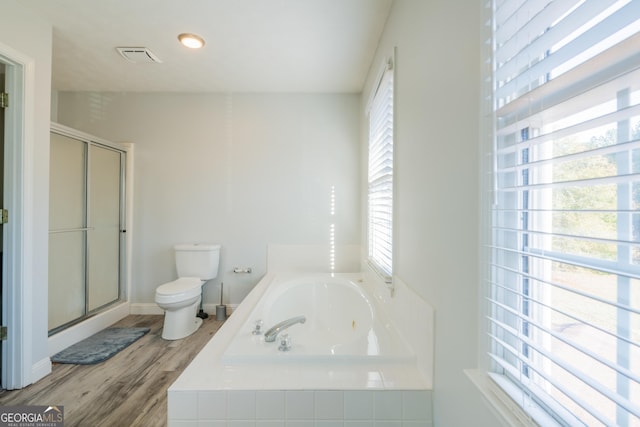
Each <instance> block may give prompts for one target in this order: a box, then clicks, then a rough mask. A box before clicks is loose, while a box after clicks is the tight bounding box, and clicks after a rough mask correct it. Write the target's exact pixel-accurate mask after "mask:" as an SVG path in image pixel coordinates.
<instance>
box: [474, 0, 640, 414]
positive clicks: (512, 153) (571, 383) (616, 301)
mask: <svg viewBox="0 0 640 427" xmlns="http://www.w3.org/2000/svg"><path fill="white" fill-rule="evenodd" d="M639 47H640V1H638V0H626V1H615V0H582V1H580V0H555V1H551V0H494V1H493V91H492V92H493V98H492V99H493V117H494V120H493V122H494V127H493V128H494V129H493V130H494V141H493V147H492V150H491V151H492V155H491V158H492V163H493V173H492V185H491V187H492V188H491V189H490V191H488V192H487V199H490V202H489V204H491V209H490V218H491V220H490V230H489V236H490V237H488V243H487V248H486V249H487V254H488V257H487V259H489V260H490V261H489V263H488V265H487V268H486V271H487V280H488V286H487V289H488V295H487V312H488V319H489V320H488V326H487V329H488V340H489V357H490V363H491V368H490V371H491V375H492V377H493V378H494V380H495V381H496V382H497V383H498V384H499V385H501V386H502V387H503V388H504V389H505V391H507V392H508V393H509V394H510V395H511V396H512V397H513V398H514V400H516V402H518V403H519V404H520V405H521V406H522V407H523V409H525V411H528V412H529V413H530V414H534V413H543V414H545V417H547V416H548V418H546V421H541V419H538V422H540V423H541V424H543V425H553V424H559V425H588V426H613V425H618V426H640V48H639ZM533 416H534V417H535V415H533Z"/></svg>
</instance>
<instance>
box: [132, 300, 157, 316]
mask: <svg viewBox="0 0 640 427" xmlns="http://www.w3.org/2000/svg"><path fill="white" fill-rule="evenodd" d="M131 314H164V310H163V309H161V308H160V307H158V304H156V303H138V302H136V303H131Z"/></svg>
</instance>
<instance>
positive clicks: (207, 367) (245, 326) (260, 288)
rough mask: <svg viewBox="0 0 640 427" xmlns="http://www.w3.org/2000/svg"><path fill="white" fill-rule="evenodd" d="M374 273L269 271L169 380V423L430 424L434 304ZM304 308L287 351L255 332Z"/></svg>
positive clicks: (291, 331) (292, 332) (298, 313)
mask: <svg viewBox="0 0 640 427" xmlns="http://www.w3.org/2000/svg"><path fill="white" fill-rule="evenodd" d="M372 277H373V276H371V275H369V274H366V273H353V274H312V273H309V274H274V273H268V274H267V275H265V276H264V277H263V279H262V280H260V282H259V283H258V284H257V285H256V286H255V287H254V289H253V290H252V291H251V292H250V293H249V295H247V297H246V298H245V299H244V300H243V302H242V303H241V304H240V305H239V306H238V307H237V308H236V309H235V310H234V312H233V314H232V315H231V316H230V317H229V318H228V319H227V321H226V322H225V324H224V325H223V326H222V327H221V328H220V330H219V331H218V332H217V333H216V334H215V335H214V336H213V337H212V339H211V340H210V341H209V342H208V343H207V344H206V345H205V347H204V348H203V349H202V350H201V351H200V353H199V354H198V355H197V356H196V357H195V358H194V360H193V361H192V362H191V364H190V365H189V366H188V367H187V368H186V369H185V370H184V372H183V373H182V374H181V375H180V376H179V377H178V379H177V380H176V381H175V382H174V383H173V384H172V385H171V387H170V388H169V390H168V424H169V426H182V425H199V424H198V423H200V425H202V424H207V425H216V426H217V425H220V426H222V425H232V424H233V425H252V426H253V425H256V426H258V425H265V426H266V425H270V426H273V425H282V426H284V425H304V426H313V425H318V424H317V423H318V422H320V423H321V424H322V425H336V426H337V425H340V426H342V425H347V421H348V422H354V423H356V424H359V425H374V424H375V423H376V422H384V423H390V425H400V424H397V423H404V425H416V426H430V425H432V409H431V408H432V407H431V400H432V391H431V384H432V371H431V370H432V357H433V348H432V347H433V309H432V308H431V307H430V306H429V305H428V304H426V303H424V301H423V300H422V299H421V298H420V297H418V296H417V295H416V294H414V293H412V292H411V291H410V289H409V288H408V287H406V286H405V285H404V284H403V283H402V282H401V281H400V280H398V282H397V284H396V290H395V295H394V296H393V297H391V295H390V293H389V290H388V289H387V288H386V287H385V285H384V284H383V283H381V282H377V281H376V280H374V279H373V278H372ZM301 315H303V316H305V317H306V321H305V322H304V323H303V324H300V323H298V324H295V325H292V326H291V327H289V328H288V329H287V330H285V331H284V333H287V334H288V335H289V337H290V338H291V347H290V349H289V350H288V351H279V350H278V346H279V342H278V341H279V340H276V341H275V342H271V343H267V342H265V341H264V335H254V334H253V333H252V332H253V331H254V329H255V324H256V322H257V321H262V325H263V326H262V331H263V332H264V331H266V330H268V329H269V328H271V327H272V326H273V325H275V324H277V323H279V322H281V321H282V320H285V319H289V318H292V317H295V316H301ZM397 325H400V326H401V328H402V331H403V333H401V332H400V331H399V330H398V329H397V328H396V326H397Z"/></svg>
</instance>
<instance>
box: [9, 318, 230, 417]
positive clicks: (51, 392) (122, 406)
mask: <svg viewBox="0 0 640 427" xmlns="http://www.w3.org/2000/svg"><path fill="white" fill-rule="evenodd" d="M162 320H163V316H150V315H132V316H128V317H126V318H125V319H123V320H121V321H120V322H118V323H116V324H115V325H114V326H120V327H148V328H150V329H151V330H150V331H149V333H147V334H146V335H145V336H143V337H142V338H140V339H139V340H138V341H136V342H135V343H133V344H132V345H130V346H129V347H127V348H126V349H124V350H122V351H121V352H120V353H118V354H116V355H115V356H114V357H112V358H111V359H109V360H107V361H105V362H102V363H99V364H97V365H63V364H54V366H53V369H52V373H51V374H50V375H48V376H47V377H45V378H43V379H41V380H40V381H38V382H37V383H36V384H32V385H30V386H29V387H26V388H24V389H22V390H12V391H7V390H2V391H0V406H16V405H47V406H50V405H51V406H53V405H62V406H64V425H65V427H72V426H81V427H85V426H109V427H132V426H140V427H156V426H158V427H161V426H166V425H167V389H168V388H169V386H170V385H171V384H172V383H173V382H174V381H175V379H176V378H178V376H179V375H180V373H181V372H182V371H183V370H184V368H186V366H187V365H188V364H189V362H191V360H192V359H193V357H194V356H195V355H196V354H198V352H199V351H200V350H201V349H202V347H203V346H204V345H205V344H206V343H207V342H208V341H209V339H210V338H211V337H212V336H213V334H215V333H216V331H217V330H218V329H219V328H220V326H221V325H222V322H219V321H216V320H215V317H213V318H212V317H211V316H210V317H209V318H208V319H205V320H204V322H203V325H202V326H201V327H200V329H198V331H197V332H195V333H194V334H193V335H190V336H188V337H187V338H184V339H182V340H177V341H165V340H163V339H162V338H161V337H160V335H161V333H162Z"/></svg>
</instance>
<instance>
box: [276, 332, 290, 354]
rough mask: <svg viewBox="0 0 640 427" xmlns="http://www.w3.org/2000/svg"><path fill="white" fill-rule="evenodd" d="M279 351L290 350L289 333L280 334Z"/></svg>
mask: <svg viewBox="0 0 640 427" xmlns="http://www.w3.org/2000/svg"><path fill="white" fill-rule="evenodd" d="M278 350H280V351H289V350H291V337H290V336H289V334H282V335H280V346H279V347H278Z"/></svg>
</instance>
